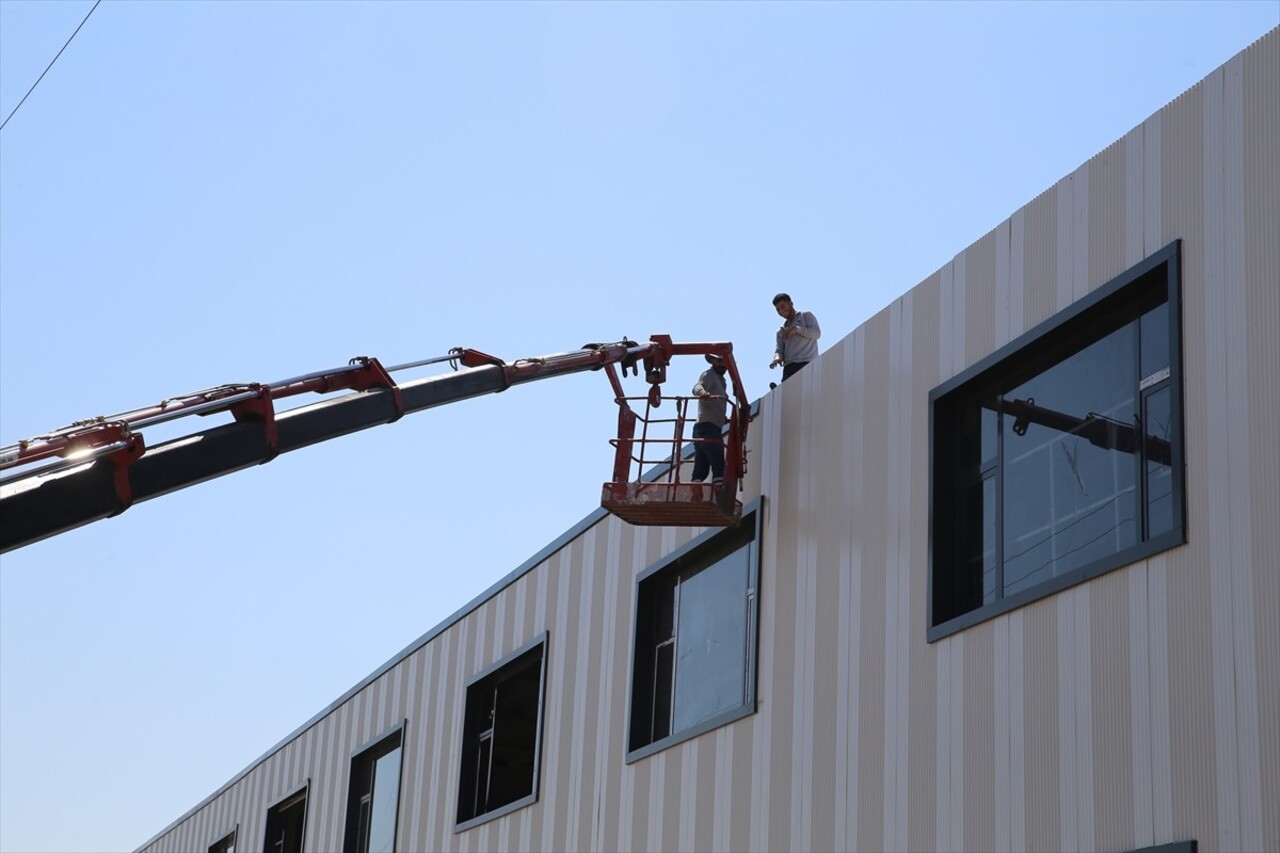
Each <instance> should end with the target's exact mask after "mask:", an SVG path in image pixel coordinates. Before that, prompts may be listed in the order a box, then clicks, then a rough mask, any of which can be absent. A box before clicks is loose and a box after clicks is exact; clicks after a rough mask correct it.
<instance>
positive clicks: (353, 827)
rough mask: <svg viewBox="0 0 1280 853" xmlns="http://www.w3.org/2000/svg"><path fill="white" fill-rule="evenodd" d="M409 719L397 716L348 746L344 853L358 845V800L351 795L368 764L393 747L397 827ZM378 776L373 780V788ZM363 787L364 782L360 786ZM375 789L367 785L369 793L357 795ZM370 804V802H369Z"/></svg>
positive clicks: (390, 751)
mask: <svg viewBox="0 0 1280 853" xmlns="http://www.w3.org/2000/svg"><path fill="white" fill-rule="evenodd" d="M408 723H409V721H408V720H400V721H399V722H398V723H396V724H395V725H393V726H392V727H391V728H389V729H387V730H386V731H384V732H382V733H381V734H379V735H378V736H377V737H375V738H373V739H372V740H370V741H369V742H368V743H365V744H362V745H361V746H358V747H356V748H355V749H353V750H351V759H350V762H351V763H350V773H349V774H348V778H347V809H346V812H347V814H346V823H345V825H344V827H343V833H342V838H343V841H342V849H343V850H344V851H347V853H355V851H358V850H359V849H360V839H359V834H360V803H359V802H358V801H354V800H353V797H354V795H355V794H356V793H357V792H356V791H355V790H354V788H355V786H356V784H357V782H358V781H360V780H361V779H363V778H364V775H365V774H366V773H368V772H369V770H370V767H369V766H370V765H374V764H376V763H377V761H378V760H379V759H381V758H382V757H384V756H386V755H390V754H391V753H392V752H394V751H395V750H397V749H398V750H400V776H399V778H398V779H396V808H395V819H394V820H395V830H398V829H399V828H400V803H401V793H402V792H403V790H404V754H405V753H404V741H405V737H404V735H405V729H406V727H407V726H408ZM377 782H378V780H377V778H376V777H375V778H374V780H373V784H374V786H375V788H376V786H377ZM362 787H363V786H362ZM373 793H374V789H370V791H369V793H368V794H361V795H360V799H361V800H363V799H364V797H366V796H372V794H373ZM370 806H371V807H372V802H371V803H370ZM392 837H393V841H392V849H393V850H394V849H395V841H396V840H398V838H399V836H398V834H393V836H392Z"/></svg>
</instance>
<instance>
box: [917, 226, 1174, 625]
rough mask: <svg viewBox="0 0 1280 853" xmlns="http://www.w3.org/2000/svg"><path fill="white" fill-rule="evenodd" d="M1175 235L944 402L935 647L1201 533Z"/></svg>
mask: <svg viewBox="0 0 1280 853" xmlns="http://www.w3.org/2000/svg"><path fill="white" fill-rule="evenodd" d="M1180 294H1181V290H1180V277H1179V267H1178V244H1177V243H1173V244H1171V245H1169V246H1167V247H1166V248H1164V249H1162V250H1161V251H1160V252H1158V253H1156V254H1155V255H1153V256H1152V257H1150V258H1148V259H1147V260H1145V261H1143V262H1142V263H1140V264H1138V265H1137V266H1136V267H1134V268H1133V269H1131V270H1129V271H1128V272H1126V273H1124V274H1123V275H1121V276H1119V277H1118V278H1116V279H1115V280H1113V281H1111V282H1109V283H1108V284H1107V285H1105V286H1104V287H1102V288H1099V289H1098V290H1097V291H1095V292H1094V293H1092V294H1090V295H1089V297H1087V298H1086V299H1084V300H1081V301H1080V302H1078V303H1076V304H1075V305H1073V306H1071V307H1070V308H1068V309H1067V310H1066V311H1064V312H1062V313H1061V314H1059V315H1058V316H1056V317H1053V318H1051V319H1050V320H1049V321H1047V322H1046V323H1044V324H1043V325H1042V326H1040V327H1038V328H1036V329H1034V330H1032V331H1031V332H1029V333H1027V334H1026V335H1024V336H1023V337H1021V338H1019V339H1018V340H1016V341H1014V342H1013V343H1011V344H1009V345H1008V346H1006V347H1004V348H1003V349H1001V350H1000V351H999V352H997V353H995V354H994V355H992V356H991V357H990V358H988V359H986V360H985V361H983V362H982V363H980V364H978V365H975V366H974V367H972V368H970V369H969V370H967V371H965V372H964V373H962V374H960V375H959V376H957V377H956V378H955V379H952V380H951V381H949V382H947V383H945V384H943V385H942V386H940V387H939V388H937V389H935V390H934V391H933V393H932V394H931V395H930V405H931V416H932V417H931V423H930V430H931V443H932V450H933V460H932V480H931V484H930V486H931V507H932V524H931V535H932V542H931V564H930V600H929V640H930V641H933V640H936V639H939V638H940V637H943V636H946V635H947V634H950V633H953V632H954V631H957V630H960V629H962V628H965V627H967V626H969V625H972V624H975V623H977V622H980V621H983V620H985V619H989V618H991V617H993V616H996V615H998V614H1000V613H1004V612H1007V611H1008V610H1011V609H1013V608H1015V607H1019V606H1021V605H1023V604H1026V603H1027V602H1030V601H1034V600H1035V599H1038V598H1043V597H1044V596H1046V595H1049V594H1051V593H1054V592H1057V591H1058V590H1061V589H1065V588H1066V587H1069V586H1072V585H1074V584H1077V583H1081V582H1083V581H1085V580H1088V579H1089V578H1092V577H1096V576H1097V575H1099V574H1102V573H1103V572H1107V571H1110V570H1112V569H1115V568H1119V567H1120V566H1123V565H1126V564H1128V563H1132V562H1133V561H1135V560H1138V559H1141V558H1143V557H1146V556H1150V555H1151V554H1154V553H1156V552H1158V551H1162V550H1165V549H1167V548H1171V547H1173V546H1175V545H1180V544H1182V543H1183V542H1185V541H1186V539H1185V534H1184V523H1183V464H1182V459H1183V454H1182V428H1181V421H1182V414H1181V413H1182V375H1181V328H1182V327H1181V319H1180V311H1179V308H1180Z"/></svg>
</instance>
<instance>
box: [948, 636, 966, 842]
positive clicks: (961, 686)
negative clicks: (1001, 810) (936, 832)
mask: <svg viewBox="0 0 1280 853" xmlns="http://www.w3.org/2000/svg"><path fill="white" fill-rule="evenodd" d="M951 641H952V642H951V645H952V648H951V661H950V664H951V673H950V675H951V690H950V695H951V700H952V702H953V703H954V710H953V711H952V713H951V718H950V719H951V731H950V732H949V735H948V741H949V743H948V746H949V747H950V749H951V760H950V769H951V797H950V801H951V826H950V832H949V833H948V834H949V836H950V844H949V847H950V848H951V849H952V850H963V849H964V825H965V807H966V806H967V802H966V801H967V799H968V797H966V794H967V793H968V792H967V791H965V789H964V771H965V766H964V726H965V719H964V697H965V693H966V692H967V691H966V690H965V683H964V657H965V649H966V647H967V646H968V640H967V639H966V635H965V634H958V635H956V636H955V637H952V638H951Z"/></svg>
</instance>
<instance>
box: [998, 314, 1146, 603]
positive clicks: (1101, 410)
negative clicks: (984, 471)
mask: <svg viewBox="0 0 1280 853" xmlns="http://www.w3.org/2000/svg"><path fill="white" fill-rule="evenodd" d="M1135 333H1136V329H1135V328H1134V327H1133V325H1132V324H1130V325H1128V326H1124V327H1123V328H1121V329H1118V330H1117V331H1115V332H1113V333H1112V334H1110V335H1107V336H1106V337H1105V338H1103V339H1102V340H1100V341H1098V342H1097V343H1095V344H1093V345H1092V346H1089V347H1086V348H1085V349H1083V350H1081V351H1080V352H1078V353H1076V354H1075V355H1073V356H1071V357H1070V358H1068V359H1066V360H1065V361H1062V362H1060V363H1058V364H1056V365H1054V366H1053V367H1052V368H1050V369H1049V370H1046V371H1045V372H1044V373H1041V374H1040V375H1039V376H1037V377H1035V378H1034V379H1032V380H1031V381H1029V382H1026V383H1023V384H1022V385H1020V386H1018V387H1017V388H1015V389H1013V390H1012V391H1010V392H1009V393H1008V394H1007V395H1006V396H1005V401H1006V404H1007V407H1006V408H1007V415H1012V417H1009V416H1006V417H1005V418H1004V435H1003V436H1002V438H1003V440H1004V494H1005V513H1004V593H1005V594H1006V595H1008V594H1011V593H1014V592H1017V591H1018V590H1021V589H1026V588H1028V587H1031V586H1034V585H1035V584H1037V583H1040V582H1041V581H1044V580H1046V579H1047V578H1051V577H1053V576H1054V575H1060V574H1064V573H1066V572H1069V571H1072V570H1073V569H1076V568H1079V567H1080V566H1083V565H1086V564H1088V563H1090V562H1092V561H1094V560H1096V559H1098V558H1099V557H1101V556H1105V555H1106V554H1110V553H1114V552H1116V551H1119V550H1122V549H1124V548H1126V547H1128V546H1130V545H1132V544H1134V543H1135V542H1137V541H1138V530H1139V528H1138V514H1137V478H1138V468H1137V466H1138V462H1137V451H1138V447H1137V444H1136V442H1135V441H1134V440H1133V438H1132V436H1133V426H1132V425H1133V424H1134V423H1136V422H1137V412H1136V406H1135V393H1136V382H1135V377H1136V367H1137V366H1136V365H1135V364H1134V334H1135ZM1126 436H1127V438H1126Z"/></svg>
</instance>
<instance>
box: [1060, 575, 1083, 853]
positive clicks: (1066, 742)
mask: <svg viewBox="0 0 1280 853" xmlns="http://www.w3.org/2000/svg"><path fill="white" fill-rule="evenodd" d="M1055 600H1056V602H1057V608H1058V798H1059V799H1058V802H1059V807H1060V809H1061V813H1062V817H1061V820H1062V824H1061V826H1060V832H1061V840H1060V845H1061V846H1060V849H1061V850H1063V851H1064V853H1071V851H1075V850H1079V849H1080V844H1079V840H1078V839H1079V834H1078V833H1079V818H1078V814H1077V807H1076V799H1077V797H1078V795H1079V789H1078V786H1077V783H1076V775H1077V770H1076V759H1077V757H1078V753H1077V750H1076V725H1075V723H1076V721H1075V712H1076V706H1075V701H1074V697H1073V696H1072V692H1073V691H1072V688H1073V687H1074V686H1075V667H1074V665H1073V663H1074V662H1073V661H1072V652H1073V651H1074V650H1075V642H1074V635H1075V625H1076V621H1075V596H1073V595H1072V594H1071V591H1070V590H1068V591H1066V592H1062V593H1059V594H1058V595H1057V596H1056V599H1055Z"/></svg>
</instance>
